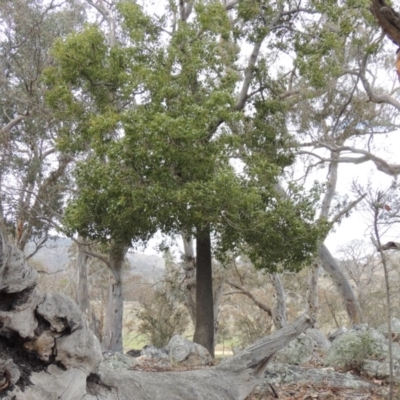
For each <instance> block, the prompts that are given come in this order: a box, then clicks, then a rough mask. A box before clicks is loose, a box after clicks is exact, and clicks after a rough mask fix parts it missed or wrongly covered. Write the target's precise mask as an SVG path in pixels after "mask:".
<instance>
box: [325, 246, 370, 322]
mask: <svg viewBox="0 0 400 400" xmlns="http://www.w3.org/2000/svg"><path fill="white" fill-rule="evenodd" d="M319 257H320V259H321V262H322V266H323V267H324V269H325V271H326V272H327V273H328V274H329V275H330V276H331V278H332V280H333V282H334V284H335V286H336V288H337V289H338V291H339V293H340V295H341V297H342V299H343V301H344V306H345V308H346V311H347V314H348V316H349V318H350V322H351V324H360V323H362V321H363V318H362V313H361V307H360V304H359V302H358V300H357V296H356V294H355V293H354V291H353V289H352V287H351V286H350V283H349V281H348V279H347V278H346V276H345V275H344V273H343V271H342V269H341V268H340V267H339V264H338V263H337V261H336V260H335V259H334V258H333V256H332V254H331V253H330V251H329V250H328V248H327V247H326V246H325V245H324V244H321V245H320V246H319Z"/></svg>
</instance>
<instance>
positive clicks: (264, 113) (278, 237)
mask: <svg viewBox="0 0 400 400" xmlns="http://www.w3.org/2000/svg"><path fill="white" fill-rule="evenodd" d="M305 11H306V12H308V10H305ZM300 12H302V9H299V8H298V7H297V6H296V5H293V4H292V3H291V2H290V1H289V2H287V3H279V4H272V3H271V4H270V3H268V2H265V3H263V2H260V3H254V2H250V1H244V2H236V1H233V2H231V3H228V4H225V3H223V2H219V1H196V2H184V1H179V2H178V4H175V3H174V2H172V1H171V2H169V5H168V7H167V8H166V11H165V14H164V15H163V16H162V17H157V16H156V15H151V14H148V13H146V11H145V10H144V9H143V8H142V7H140V6H139V5H138V4H136V3H132V2H120V3H118V4H117V6H116V9H115V10H114V14H113V15H114V22H117V25H113V26H114V28H115V30H114V31H113V32H114V33H115V35H113V37H115V41H116V42H117V44H115V42H113V43H111V42H110V40H109V37H108V35H107V34H105V33H103V31H102V30H101V29H100V28H99V27H98V26H96V25H88V26H86V28H85V29H84V30H83V31H81V32H77V33H75V34H73V35H70V36H69V37H67V38H66V39H64V40H60V41H58V42H57V44H56V45H55V47H54V49H53V56H54V58H55V65H54V66H53V67H52V68H50V69H49V70H48V72H47V83H48V85H49V87H50V92H49V95H48V101H49V103H50V104H51V106H52V107H53V108H54V109H55V110H56V113H57V116H58V118H60V119H61V120H62V121H63V123H64V124H65V129H64V132H63V133H64V135H63V137H62V138H61V139H60V140H59V148H60V149H62V150H63V151H66V152H71V151H74V152H75V153H78V154H79V153H83V152H84V151H86V149H87V145H88V144H90V147H91V153H90V157H88V158H86V159H85V160H83V161H82V162H81V163H78V166H77V169H76V182H77V186H78V188H79V191H77V193H76V196H75V197H74V199H73V200H72V202H71V203H70V204H69V207H68V209H67V213H66V222H67V224H68V225H69V226H70V228H71V229H72V230H75V229H76V230H77V231H78V232H79V233H80V234H82V235H83V236H85V237H88V238H92V239H96V240H100V241H103V242H108V241H111V242H112V243H115V244H116V245H117V246H118V247H119V248H120V249H122V248H126V246H128V245H130V244H131V243H132V241H133V242H134V241H136V240H143V241H146V240H147V239H148V238H149V237H150V236H151V234H152V233H153V232H154V231H155V230H156V229H160V230H162V231H163V232H166V233H171V232H179V233H180V232H185V233H186V234H187V235H194V236H195V238H196V328H195V335H194V340H195V341H197V342H198V343H201V344H203V345H204V346H205V347H206V348H207V349H208V350H209V351H210V352H211V353H212V354H213V344H214V340H213V334H214V322H213V319H214V318H213V295H212V268H211V255H212V247H213V248H214V252H215V254H216V255H217V256H219V257H220V258H221V259H223V256H224V254H227V253H228V252H232V251H233V252H234V251H237V250H238V249H240V250H241V251H246V252H247V253H248V254H249V256H250V258H251V259H252V261H253V262H254V264H255V265H256V266H257V267H260V268H269V269H270V270H275V269H277V268H278V267H279V265H282V263H283V262H284V263H285V265H286V266H287V267H292V268H298V267H299V266H300V265H301V264H302V263H303V262H304V261H305V260H308V259H309V258H310V257H311V256H312V254H313V251H314V250H315V243H316V240H317V239H318V237H319V234H320V233H321V229H319V227H316V226H315V225H314V222H313V218H314V203H313V202H314V200H315V193H313V194H312V195H310V196H308V197H305V198H303V197H302V196H301V194H300V192H299V191H298V190H295V189H294V188H293V189H292V194H291V196H289V198H284V197H283V196H281V195H280V194H279V193H278V192H277V191H276V190H275V188H276V184H277V179H278V176H279V175H280V174H281V173H282V171H283V169H284V168H285V166H287V165H289V164H291V163H292V162H293V156H292V154H290V153H289V152H287V151H285V150H284V147H285V144H286V142H287V140H288V139H289V138H290V135H288V132H287V129H286V117H285V116H286V109H285V107H284V105H282V99H281V97H280V96H279V95H277V88H278V83H279V80H280V79H282V76H280V75H278V78H277V79H278V81H276V80H275V79H276V78H274V77H273V75H274V72H275V68H272V69H270V68H269V67H270V66H269V62H268V58H267V57H263V58H261V48H262V46H263V43H264V45H265V48H266V49H268V48H272V49H273V50H274V51H278V50H279V49H280V46H283V43H284V42H285V41H286V39H285V38H284V37H283V34H284V32H285V31H286V28H285V27H282V26H284V24H286V23H290V22H291V21H292V20H293V19H295V18H296V17H297V16H298V15H299V13H300ZM241 45H246V46H247V47H249V48H250V49H251V50H250V55H248V57H247V58H246V60H245V62H244V66H243V63H242V62H241V61H240V56H241V54H240V46H241ZM271 57H272V56H271ZM257 63H258V64H257ZM235 158H237V159H239V158H240V160H241V162H242V163H243V172H242V173H238V172H237V171H235V167H234V166H233V165H232V160H234V159H235ZM212 240H213V241H214V245H213V246H212ZM114 268H115V267H114ZM116 283H118V285H120V284H122V282H121V278H120V276H119V277H118V282H116ZM119 307H120V310H122V297H120V302H119ZM114 334H115V335H116V336H119V335H120V333H117V332H114Z"/></svg>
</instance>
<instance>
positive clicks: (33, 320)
mask: <svg viewBox="0 0 400 400" xmlns="http://www.w3.org/2000/svg"><path fill="white" fill-rule="evenodd" d="M36 285H37V275H36V273H35V271H34V270H33V269H32V268H31V267H30V266H29V264H28V263H27V262H26V259H25V257H24V255H23V253H22V252H21V251H20V250H19V249H18V248H16V247H15V246H11V245H10V244H8V243H7V241H6V239H5V237H4V235H2V234H1V232H0V399H7V400H11V399H14V400H53V399H62V400H83V399H85V400H94V399H96V400H99V399H102V400H115V399H118V400H125V399H126V400H128V399H129V400H148V399H152V400H156V399H166V400H168V399H171V400H172V399H174V400H205V399H214V400H243V399H245V398H246V397H247V395H248V394H249V393H251V392H252V390H253V389H254V387H255V386H256V385H257V384H258V383H259V382H260V380H261V379H262V376H263V373H264V371H265V368H266V366H267V364H268V362H269V361H270V359H271V357H272V356H273V355H274V354H275V353H276V352H277V351H278V350H280V349H281V348H283V347H285V346H286V345H287V344H288V343H289V342H290V341H291V340H293V339H294V338H296V337H297V336H298V335H299V334H300V333H302V332H304V331H305V330H306V329H308V328H310V327H311V326H312V324H313V321H312V320H311V318H310V317H308V316H307V315H303V316H302V317H300V318H298V319H297V320H295V321H294V322H293V323H292V324H291V325H288V326H285V327H284V328H283V329H281V330H279V331H276V332H275V333H273V334H272V335H270V336H268V337H266V338H263V339H261V340H259V341H257V342H256V343H254V344H252V345H251V346H249V347H248V348H246V349H244V350H242V351H241V352H239V353H237V354H235V355H234V356H233V357H231V358H228V359H225V360H224V362H222V363H221V364H220V365H218V366H215V367H207V368H203V369H198V370H191V371H184V372H144V371H134V370H122V371H121V370H119V371H115V370H110V369H107V368H106V366H105V365H102V364H101V360H102V355H101V351H100V345H99V342H98V340H97V338H96V337H95V335H94V334H93V332H92V331H91V330H90V329H89V327H88V323H87V321H86V319H85V317H84V316H83V315H82V314H81V312H80V311H79V309H78V307H77V305H76V304H75V303H74V302H73V301H72V300H71V299H69V298H68V297H67V296H64V295H60V294H52V293H47V294H46V293H41V292H40V291H39V290H38V289H37V288H36Z"/></svg>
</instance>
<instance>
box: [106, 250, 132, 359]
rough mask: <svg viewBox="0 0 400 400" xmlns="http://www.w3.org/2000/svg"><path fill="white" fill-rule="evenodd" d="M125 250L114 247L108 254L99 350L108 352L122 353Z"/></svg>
mask: <svg viewBox="0 0 400 400" xmlns="http://www.w3.org/2000/svg"><path fill="white" fill-rule="evenodd" d="M125 254H126V248H125V247H123V246H118V245H116V246H114V248H113V249H112V250H111V252H110V260H109V267H110V269H111V276H110V280H109V284H108V285H109V286H108V295H107V304H106V315H105V320H104V331H103V340H102V342H101V348H102V350H103V351H108V352H112V353H115V352H120V353H122V352H123V345H122V322H123V310H124V298H123V296H122V266H123V262H124V257H125Z"/></svg>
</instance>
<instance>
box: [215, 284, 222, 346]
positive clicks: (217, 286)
mask: <svg viewBox="0 0 400 400" xmlns="http://www.w3.org/2000/svg"><path fill="white" fill-rule="evenodd" d="M224 283H225V279H224V278H220V279H218V280H217V282H216V284H215V285H214V291H213V293H214V348H215V346H216V344H217V335H218V328H219V315H220V313H219V306H220V304H221V300H222V295H223V289H224Z"/></svg>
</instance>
